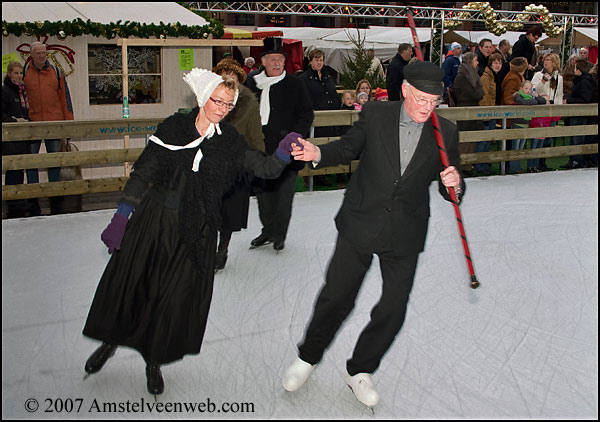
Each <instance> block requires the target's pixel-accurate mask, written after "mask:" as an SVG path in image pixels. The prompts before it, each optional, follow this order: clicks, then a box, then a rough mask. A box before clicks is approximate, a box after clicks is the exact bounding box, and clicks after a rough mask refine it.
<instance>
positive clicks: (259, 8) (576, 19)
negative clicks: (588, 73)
mask: <svg viewBox="0 0 600 422" xmlns="http://www.w3.org/2000/svg"><path fill="white" fill-rule="evenodd" d="M189 4H190V5H191V6H192V7H194V8H195V9H196V10H200V11H203V12H220V13H246V14H256V13H264V14H270V15H305V16H311V15H312V16H330V17H337V16H342V17H354V18H391V19H405V18H406V12H407V11H408V10H412V11H413V14H414V19H415V20H428V21H437V20H446V21H452V20H454V19H456V18H457V15H458V14H459V13H464V12H468V13H470V17H468V18H461V19H460V20H461V21H465V22H468V21H484V20H485V16H484V14H483V13H482V12H481V11H479V10H465V9H445V8H439V7H418V6H395V5H389V4H361V3H324V2H241V1H240V2H237V1H236V2H189ZM494 12H495V13H496V15H497V17H498V22H502V23H509V22H511V23H515V22H516V21H517V19H519V15H533V16H537V15H539V14H538V13H536V12H525V11H521V12H514V11H504V10H494ZM551 15H552V20H553V23H554V25H557V26H562V25H564V24H565V22H567V21H569V22H572V24H573V25H574V26H597V25H598V16H596V15H581V14H561V13H552V14H551ZM523 23H526V22H523ZM529 23H532V22H529Z"/></svg>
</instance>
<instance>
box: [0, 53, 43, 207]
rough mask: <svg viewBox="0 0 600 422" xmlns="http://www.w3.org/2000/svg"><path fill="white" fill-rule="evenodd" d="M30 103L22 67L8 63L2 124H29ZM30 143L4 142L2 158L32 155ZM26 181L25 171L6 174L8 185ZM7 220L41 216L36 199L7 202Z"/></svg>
mask: <svg viewBox="0 0 600 422" xmlns="http://www.w3.org/2000/svg"><path fill="white" fill-rule="evenodd" d="M28 121H29V102H28V101H27V93H26V89H25V84H24V83H23V65H22V64H21V63H19V62H17V61H12V62H10V63H8V66H7V67H6V77H5V78H4V85H2V122H7V123H9V122H28ZM30 145H31V142H29V141H13V142H2V156H5V155H21V154H31V147H30ZM24 181H25V171H24V170H6V177H5V184H6V185H21V184H23V182H24ZM6 207H7V210H6V217H7V218H19V217H26V216H27V215H29V216H34V215H40V206H39V204H38V201H37V199H36V198H31V199H29V200H25V199H15V200H10V201H6Z"/></svg>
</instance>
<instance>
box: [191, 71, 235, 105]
mask: <svg viewBox="0 0 600 422" xmlns="http://www.w3.org/2000/svg"><path fill="white" fill-rule="evenodd" d="M183 80H184V81H185V82H186V83H187V84H188V85H189V86H190V88H192V91H193V92H194V94H195V95H196V101H198V106H199V107H203V106H204V105H205V104H206V102H207V101H208V98H209V97H210V96H211V94H212V93H213V91H214V90H215V89H216V88H217V87H218V86H219V84H220V83H222V82H223V78H222V77H221V76H219V75H217V74H216V73H213V72H211V71H210V70H206V69H198V68H197V67H195V68H193V69H192V71H191V72H190V73H188V74H187V75H185V76H184V77H183ZM238 92H239V91H238V90H237V89H236V90H235V96H234V98H233V103H234V104H235V103H236V102H237V98H238Z"/></svg>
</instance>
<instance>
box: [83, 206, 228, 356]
mask: <svg viewBox="0 0 600 422" xmlns="http://www.w3.org/2000/svg"><path fill="white" fill-rule="evenodd" d="M199 220H200V219H199ZM198 224H203V222H202V221H199V222H198ZM201 242H202V243H205V242H206V243H205V247H204V248H203V249H204V251H205V253H204V254H203V257H202V268H198V267H196V266H194V265H193V264H192V262H191V261H190V259H189V258H188V256H187V250H186V249H187V248H186V246H185V244H183V242H182V240H181V238H180V237H179V231H178V210H177V209H169V208H166V207H165V206H164V202H162V201H157V200H156V199H154V198H152V197H151V196H150V195H146V197H145V198H144V199H143V200H142V202H141V203H140V205H139V206H138V207H137V208H136V210H135V212H134V213H133V214H132V216H131V218H130V221H129V223H128V225H127V229H126V232H125V237H124V238H123V242H122V245H121V250H120V251H118V252H114V253H113V255H112V257H111V258H110V261H109V263H108V265H107V266H106V269H105V270H104V274H103V275H102V278H101V279H100V283H99V284H98V288H97V290H96V294H95V296H94V300H93V302H92V305H91V308H90V311H89V314H88V318H87V321H86V324H85V327H84V329H83V334H84V335H85V336H88V337H91V338H94V339H97V340H100V341H103V342H106V343H109V344H117V345H122V346H128V347H132V348H134V349H136V350H137V351H139V352H140V353H141V355H142V356H143V357H144V359H145V361H146V362H147V363H156V364H166V363H170V362H173V361H176V360H179V359H181V358H183V356H184V355H186V354H197V353H199V352H200V346H201V344H202V339H203V337H204V331H205V328H206V321H207V318H208V311H209V308H210V301H211V298H212V289H213V280H214V258H215V246H216V230H214V229H212V228H210V227H209V226H208V225H206V224H205V225H204V228H203V229H202V239H201Z"/></svg>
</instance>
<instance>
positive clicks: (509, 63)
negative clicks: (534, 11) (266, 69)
mask: <svg viewBox="0 0 600 422" xmlns="http://www.w3.org/2000/svg"><path fill="white" fill-rule="evenodd" d="M541 35H542V31H541V28H539V27H537V26H533V27H531V28H529V29H528V30H527V31H526V32H525V33H524V34H522V35H521V36H520V37H519V39H518V41H517V42H516V43H515V44H514V46H512V49H511V44H510V42H509V41H508V40H502V41H500V43H499V44H498V45H497V46H494V45H493V44H492V41H491V40H490V39H488V38H484V39H482V40H480V41H479V43H478V45H477V46H475V47H470V48H469V47H467V46H463V45H461V44H460V43H457V42H453V43H451V44H450V45H449V46H448V50H447V52H446V54H445V56H444V58H443V62H442V69H443V70H444V74H445V77H444V95H443V102H444V103H445V104H447V105H448V106H496V105H498V106H499V105H515V104H516V105H518V104H542V103H545V104H586V103H594V102H596V103H597V102H598V94H597V92H598V76H597V62H596V64H593V63H591V62H590V61H589V51H588V50H587V48H584V47H582V48H580V49H579V50H578V52H577V53H576V54H573V55H572V56H571V57H570V58H569V60H568V62H567V64H566V65H565V66H564V68H562V69H561V65H560V63H561V60H560V57H559V56H558V55H557V54H555V53H547V54H541V55H540V54H538V50H537V48H536V45H535V43H536V41H537V40H538V39H539V38H540V37H541ZM368 57H369V59H370V60H371V64H370V67H369V70H368V71H367V73H372V74H378V75H379V76H381V77H382V78H383V79H384V80H385V87H372V86H371V84H370V83H369V81H368V80H367V79H366V77H367V74H365V79H362V80H360V81H359V82H358V83H357V85H356V87H355V89H353V90H352V89H347V90H345V91H344V92H343V94H342V95H340V94H339V91H338V90H337V86H336V79H337V72H335V71H333V70H332V69H331V68H330V67H329V66H326V65H325V59H326V57H325V54H324V52H323V51H321V50H318V49H316V50H312V51H311V52H310V53H309V56H308V62H307V63H308V65H307V66H306V68H305V69H304V70H303V72H302V73H301V74H299V76H300V79H301V80H302V81H303V82H304V84H305V86H306V88H307V91H308V93H309V97H310V101H311V103H312V104H311V105H312V107H313V109H314V110H338V109H345V110H361V109H362V106H363V105H364V104H365V103H366V102H368V101H376V100H384V101H400V100H402V94H401V89H400V87H401V85H402V81H403V80H404V74H403V70H404V67H405V66H406V65H408V64H409V63H410V62H411V61H414V60H416V59H415V58H414V57H413V47H412V46H411V45H410V44H407V43H403V44H400V45H399V46H398V51H397V54H396V55H395V56H394V57H393V58H392V59H391V61H390V63H389V66H387V69H386V68H385V66H382V63H381V60H380V59H379V58H377V57H376V55H375V52H374V50H373V49H369V50H368ZM31 58H32V60H31V62H30V63H28V64H27V65H25V66H23V65H21V64H20V63H18V62H15V63H13V64H12V65H11V66H10V70H9V71H8V72H7V75H6V78H5V80H4V89H3V121H4V122H11V121H17V120H19V121H22V120H31V121H40V120H71V119H73V112H72V105H71V100H70V94H69V89H68V85H67V81H66V79H65V77H64V75H62V73H61V72H60V70H59V69H58V68H56V67H55V66H52V65H51V64H50V63H49V62H48V60H47V58H46V51H45V45H44V44H42V43H40V42H37V43H33V44H32V46H31ZM238 61H239V62H241V63H240V66H241V67H242V69H243V71H244V73H245V74H247V75H249V77H250V79H252V77H253V75H254V74H256V73H257V72H259V71H261V70H262V69H263V67H262V66H261V67H259V68H257V67H256V65H257V64H256V61H255V59H254V58H253V57H246V58H245V59H244V58H241V57H240V58H239V60H238ZM15 69H17V70H15ZM19 69H20V70H19ZM34 74H35V76H36V77H35V78H34ZM38 75H40V76H43V78H44V80H45V81H46V83H45V84H44V85H43V86H42V85H39V83H38V82H36V81H38V80H39V79H38V78H37V76H38ZM526 82H529V83H526ZM529 86H531V93H529V92H526V91H528V87H529ZM42 88H43V89H42ZM383 88H385V89H383ZM529 96H530V97H531V98H529ZM13 98H14V100H13V101H12V102H11V101H9V100H11V99H13ZM17 102H18V103H19V104H20V106H19V107H14V105H15V104H16V103H17ZM561 121H562V123H563V124H564V125H566V126H568V125H574V126H575V125H585V124H594V123H597V117H595V116H594V117H586V116H575V117H563V118H561V117H560V116H555V117H547V118H540V119H532V120H531V121H522V120H520V121H516V120H513V121H510V122H508V123H509V126H508V127H523V126H530V127H553V126H556V125H557V124H558V123H559V122H561ZM498 123H499V121H497V120H496V119H491V120H488V121H481V120H473V121H459V122H458V126H459V129H460V130H462V131H467V130H483V129H485V130H492V129H496V127H497V126H498ZM348 128H349V127H348V126H345V127H325V128H315V132H314V136H315V137H335V136H339V135H341V134H343V133H344V132H345V131H347V130H348ZM552 141H553V138H550V137H545V138H534V139H531V140H530V141H529V147H530V148H542V147H549V146H550V145H551V144H552ZM597 142H598V136H597V135H587V136H583V135H577V136H572V137H571V138H570V144H571V145H582V144H586V143H597ZM18 144H19V147H23V148H25V150H23V151H24V152H25V153H34V154H35V153H38V152H39V149H40V144H41V141H31V142H27V143H25V142H19V143H18ZM58 144H59V140H53V139H47V140H45V145H46V150H47V151H48V152H56V151H58ZM491 144H492V142H489V141H482V142H475V143H461V144H460V147H461V153H471V152H488V151H489V150H490V145H491ZM526 145H527V139H516V140H509V141H507V145H506V147H507V149H509V150H511V149H512V150H520V149H523V148H524V147H525V146H526ZM4 147H5V145H4V144H3V155H8V154H14V153H15V152H13V149H11V148H12V144H9V143H6V148H4ZM597 162H598V155H597V154H588V155H585V156H584V155H574V156H571V157H570V158H569V161H568V163H567V164H565V165H564V166H562V167H563V168H567V169H571V168H578V167H583V166H597ZM545 170H549V166H548V165H547V160H546V159H545V158H539V159H535V160H528V164H527V168H526V171H528V172H539V171H545ZM463 171H464V172H465V174H467V175H470V174H475V175H488V174H491V164H490V163H477V164H475V165H474V166H470V165H467V166H464V168H463ZM521 171H524V170H523V169H521V168H520V161H515V162H509V163H508V172H509V173H516V172H521ZM25 174H26V175H27V178H26V179H25V177H24V176H25ZM59 175H60V168H51V169H49V172H48V176H49V180H50V181H59V180H60V176H59ZM25 181H26V182H27V183H38V182H39V180H38V175H37V170H36V169H29V170H27V171H26V172H24V171H8V172H7V173H6V181H5V183H6V184H19V183H24V182H25ZM61 200H62V198H61V197H53V198H51V200H50V205H51V213H52V214H58V213H61V212H62V207H61ZM9 208H10V210H9V211H10V212H9V214H10V215H11V216H28V215H39V214H40V208H39V204H38V203H37V200H35V199H34V200H29V201H27V203H25V202H23V201H20V202H15V203H12V202H11V203H10V207H9Z"/></svg>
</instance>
